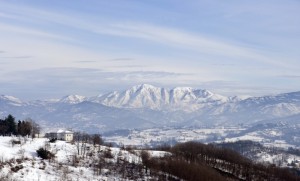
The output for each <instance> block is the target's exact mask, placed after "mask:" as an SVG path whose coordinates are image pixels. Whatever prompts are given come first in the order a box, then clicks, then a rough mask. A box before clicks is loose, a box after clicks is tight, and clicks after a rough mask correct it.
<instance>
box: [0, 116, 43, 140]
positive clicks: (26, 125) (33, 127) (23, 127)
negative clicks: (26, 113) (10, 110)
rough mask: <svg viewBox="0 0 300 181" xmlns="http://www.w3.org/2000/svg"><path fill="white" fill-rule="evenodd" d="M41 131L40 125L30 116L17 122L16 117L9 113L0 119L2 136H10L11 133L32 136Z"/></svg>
mask: <svg viewBox="0 0 300 181" xmlns="http://www.w3.org/2000/svg"><path fill="white" fill-rule="evenodd" d="M39 132H40V127H39V125H38V124H37V123H35V122H34V121H33V120H31V119H30V118H28V119H26V120H22V121H21V120H19V121H18V122H16V119H15V117H13V116H12V115H11V114H9V115H8V116H7V117H5V118H4V119H0V135H1V136H10V135H19V136H30V135H31V136H32V137H34V136H35V134H38V133H39Z"/></svg>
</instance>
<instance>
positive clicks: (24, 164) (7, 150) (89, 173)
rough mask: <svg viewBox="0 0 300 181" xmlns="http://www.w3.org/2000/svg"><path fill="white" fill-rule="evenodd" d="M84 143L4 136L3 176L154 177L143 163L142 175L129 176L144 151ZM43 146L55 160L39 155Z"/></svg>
mask: <svg viewBox="0 0 300 181" xmlns="http://www.w3.org/2000/svg"><path fill="white" fill-rule="evenodd" d="M12 140H20V141H21V144H15V145H13V144H12ZM79 146H80V150H79V154H78V148H79ZM82 146H83V145H78V144H71V143H66V142H64V141H56V142H55V143H49V142H48V139H45V138H35V139H31V138H16V137H0V180H16V181H19V180H26V181H43V180H45V181H46V180H47V181H52V180H53V181H58V180H80V181H84V180H88V181H92V180H143V179H144V180H147V179H150V177H149V176H147V174H145V173H144V172H143V169H142V168H143V167H139V168H141V169H139V170H140V173H139V174H140V175H139V177H140V178H139V179H137V177H134V175H131V179H130V177H129V176H128V175H129V174H128V173H129V172H128V171H127V170H128V168H131V169H136V170H138V169H137V168H138V166H141V158H140V156H139V155H140V151H134V150H129V151H126V150H121V149H119V148H110V147H106V146H97V147H94V146H93V145H84V146H85V149H82ZM41 147H42V148H47V150H49V151H51V152H52V153H54V154H55V157H54V158H53V159H52V160H42V159H41V158H39V157H38V156H37V153H36V150H37V149H39V148H41ZM150 154H152V156H163V155H164V154H165V153H164V152H159V151H151V152H150ZM125 163H126V164H125ZM122 168H123V169H122ZM126 169H127V170H126ZM117 170H118V171H117ZM136 170H135V171H136ZM132 174H133V173H132ZM135 174H137V173H135Z"/></svg>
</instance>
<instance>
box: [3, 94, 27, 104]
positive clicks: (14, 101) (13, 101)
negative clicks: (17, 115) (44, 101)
mask: <svg viewBox="0 0 300 181" xmlns="http://www.w3.org/2000/svg"><path fill="white" fill-rule="evenodd" d="M0 100H3V101H5V102H10V104H14V105H21V104H23V102H22V101H21V100H20V99H19V98H16V97H13V96H8V95H0Z"/></svg>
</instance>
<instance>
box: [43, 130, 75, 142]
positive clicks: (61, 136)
mask: <svg viewBox="0 0 300 181" xmlns="http://www.w3.org/2000/svg"><path fill="white" fill-rule="evenodd" d="M73 134H74V133H73V132H72V131H68V130H62V129H60V130H58V131H57V132H51V133H47V134H46V135H47V137H48V138H50V139H58V140H64V141H68V142H70V141H73Z"/></svg>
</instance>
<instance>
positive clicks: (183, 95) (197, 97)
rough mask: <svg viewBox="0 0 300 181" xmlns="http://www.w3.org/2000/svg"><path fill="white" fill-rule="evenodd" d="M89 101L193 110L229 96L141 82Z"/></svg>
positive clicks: (120, 106) (112, 104)
mask: <svg viewBox="0 0 300 181" xmlns="http://www.w3.org/2000/svg"><path fill="white" fill-rule="evenodd" d="M91 101H94V102H98V103H101V104H103V105H106V106H112V107H119V108H150V109H164V110H184V111H194V110H197V109H199V108H201V107H203V105H201V104H211V103H213V104H221V103H225V102H227V101H229V98H228V97H225V96H221V95H218V94H213V93H212V92H210V91H207V90H201V89H193V88H190V87H176V88H174V89H171V90H169V89H165V88H159V87H155V86H152V85H149V84H142V85H138V86H134V87H132V88H131V89H128V90H125V91H123V92H117V91H115V92H112V93H109V94H105V95H102V96H101V97H98V98H96V99H94V100H91Z"/></svg>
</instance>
